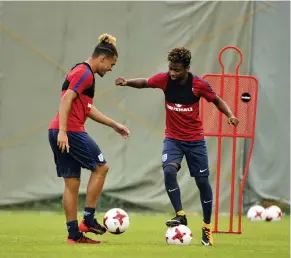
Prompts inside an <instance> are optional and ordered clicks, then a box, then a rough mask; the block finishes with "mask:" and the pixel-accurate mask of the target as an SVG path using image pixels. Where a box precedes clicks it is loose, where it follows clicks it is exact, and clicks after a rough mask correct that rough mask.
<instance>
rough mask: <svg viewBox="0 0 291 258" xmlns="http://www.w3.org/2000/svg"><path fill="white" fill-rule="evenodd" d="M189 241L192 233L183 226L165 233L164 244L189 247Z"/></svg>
mask: <svg viewBox="0 0 291 258" xmlns="http://www.w3.org/2000/svg"><path fill="white" fill-rule="evenodd" d="M191 241H192V232H191V230H190V229H189V228H188V227H186V226H184V225H179V226H176V227H172V228H169V229H168V230H167V232H166V242H167V244H168V245H190V243H191Z"/></svg>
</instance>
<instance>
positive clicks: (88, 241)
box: [67, 235, 101, 245]
mask: <svg viewBox="0 0 291 258" xmlns="http://www.w3.org/2000/svg"><path fill="white" fill-rule="evenodd" d="M67 244H93V245H98V244H101V241H99V240H93V239H91V238H88V237H85V236H83V235H82V236H81V237H80V238H79V239H77V240H74V239H70V238H67Z"/></svg>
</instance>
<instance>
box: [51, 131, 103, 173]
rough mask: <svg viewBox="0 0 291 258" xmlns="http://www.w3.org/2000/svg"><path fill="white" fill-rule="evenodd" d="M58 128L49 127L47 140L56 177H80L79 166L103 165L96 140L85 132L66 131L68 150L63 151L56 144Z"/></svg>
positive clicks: (93, 166)
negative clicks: (52, 156)
mask: <svg viewBox="0 0 291 258" xmlns="http://www.w3.org/2000/svg"><path fill="white" fill-rule="evenodd" d="M58 132H59V130H55V129H50V130H49V132H48V137H49V142H50V146H51V149H52V151H53V154H54V160H55V164H56V169H57V175H58V177H64V178H70V177H73V178H80V176H81V168H85V169H88V170H91V171H93V170H95V169H96V167H97V165H100V166H102V165H105V164H106V160H105V159H104V157H103V154H102V152H101V150H100V148H99V146H98V145H97V144H96V142H95V141H94V140H93V139H92V138H91V137H90V136H89V135H88V133H86V132H67V135H68V140H69V146H70V151H69V153H67V151H64V152H63V153H62V152H61V150H60V149H59V147H58V145H57V139H58Z"/></svg>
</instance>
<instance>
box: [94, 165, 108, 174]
mask: <svg viewBox="0 0 291 258" xmlns="http://www.w3.org/2000/svg"><path fill="white" fill-rule="evenodd" d="M108 171H109V166H108V164H107V163H106V164H104V165H102V166H98V167H97V168H96V172H97V173H98V175H100V176H104V177H105V176H106V175H107V173H108Z"/></svg>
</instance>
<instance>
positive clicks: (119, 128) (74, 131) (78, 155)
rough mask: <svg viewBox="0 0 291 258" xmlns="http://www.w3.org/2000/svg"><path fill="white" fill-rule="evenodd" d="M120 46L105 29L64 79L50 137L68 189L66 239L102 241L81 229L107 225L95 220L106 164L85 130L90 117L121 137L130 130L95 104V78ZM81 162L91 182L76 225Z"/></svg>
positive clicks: (59, 173) (110, 65) (108, 65)
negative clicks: (94, 45)
mask: <svg viewBox="0 0 291 258" xmlns="http://www.w3.org/2000/svg"><path fill="white" fill-rule="evenodd" d="M117 58H118V52H117V49H116V39H115V38H114V37H113V36H111V35H109V34H103V35H101V36H100V37H99V43H98V44H97V46H96V47H95V49H94V51H93V53H92V55H91V56H90V57H89V58H88V59H87V60H86V61H85V62H82V63H78V64H76V65H75V66H74V67H73V68H72V69H71V71H70V72H69V73H68V74H67V76H66V78H65V80H64V83H63V85H62V92H61V101H60V106H59V111H58V112H57V114H56V116H55V118H54V119H53V120H52V122H51V124H50V126H49V142H50V146H51V149H52V151H53V155H54V160H55V164H56V170H57V176H58V177H63V178H64V181H65V190H64V194H63V206H64V211H65V216H66V223H67V230H68V238H67V243H68V244H82V243H85V244H99V243H100V241H97V240H92V239H90V238H87V237H85V236H84V235H83V232H85V233H86V232H92V233H94V234H103V233H105V232H106V229H105V228H104V227H103V226H102V225H101V224H99V223H98V222H97V220H96V219H95V218H94V217H95V208H96V205H97V202H98V199H99V197H100V195H101V192H102V189H103V185H104V181H105V177H106V174H107V172H108V169H109V167H108V165H107V163H106V160H105V159H104V156H103V154H102V152H101V150H100V148H99V146H98V145H97V144H96V143H95V141H94V140H93V139H92V138H91V137H90V136H89V135H88V134H87V133H86V132H85V128H84V124H85V121H86V119H87V117H89V118H91V119H92V120H94V121H96V122H97V123H101V124H103V125H106V126H108V127H111V128H113V129H114V130H115V131H116V132H117V133H119V134H120V135H121V136H122V137H123V138H127V137H128V136H129V130H128V129H127V128H126V127H125V126H123V125H121V124H119V123H117V122H116V121H114V120H112V119H110V118H108V117H107V116H105V115H104V114H102V113H101V112H100V111H99V110H98V109H97V108H95V107H94V106H93V98H94V93H95V78H94V74H95V73H97V74H98V75H99V76H100V77H103V76H104V75H105V74H106V73H107V72H109V71H111V70H112V68H113V66H114V65H115V64H116V62H117ZM81 168H85V169H88V170H91V172H92V173H91V176H90V179H89V182H88V185H87V194H86V204H85V209H84V219H83V220H82V222H81V223H80V225H78V220H77V211H78V194H79V187H80V175H81Z"/></svg>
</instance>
